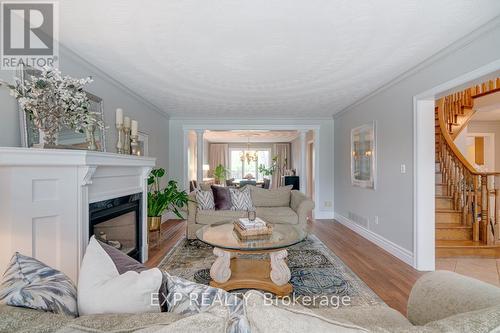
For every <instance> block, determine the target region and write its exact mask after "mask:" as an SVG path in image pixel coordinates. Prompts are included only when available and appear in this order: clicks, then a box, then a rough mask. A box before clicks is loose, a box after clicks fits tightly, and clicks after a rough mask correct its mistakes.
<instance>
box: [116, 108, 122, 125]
mask: <svg viewBox="0 0 500 333" xmlns="http://www.w3.org/2000/svg"><path fill="white" fill-rule="evenodd" d="M116 124H117V125H122V124H123V110H122V109H120V108H118V109H116Z"/></svg>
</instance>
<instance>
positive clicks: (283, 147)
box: [272, 143, 291, 188]
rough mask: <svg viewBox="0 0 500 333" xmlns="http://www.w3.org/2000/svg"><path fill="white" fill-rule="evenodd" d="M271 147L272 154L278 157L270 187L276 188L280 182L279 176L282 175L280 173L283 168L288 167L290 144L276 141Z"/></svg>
mask: <svg viewBox="0 0 500 333" xmlns="http://www.w3.org/2000/svg"><path fill="white" fill-rule="evenodd" d="M273 149H274V156H277V157H278V158H277V163H278V168H276V171H275V172H274V173H273V180H272V187H273V188H277V187H280V186H281V184H282V182H281V176H283V174H282V172H283V170H284V169H290V163H291V161H290V156H291V154H290V150H291V145H290V143H276V144H274V147H273ZM274 156H273V157H274ZM283 165H284V168H283Z"/></svg>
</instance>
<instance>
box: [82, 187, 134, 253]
mask: <svg viewBox="0 0 500 333" xmlns="http://www.w3.org/2000/svg"><path fill="white" fill-rule="evenodd" d="M141 219H142V193H136V194H132V195H127V196H123V197H120V198H115V199H110V200H104V201H99V202H95V203H91V204H90V205H89V222H90V223H89V237H91V236H92V235H95V237H96V238H97V239H99V240H100V241H103V242H105V243H107V244H109V245H111V246H113V247H115V248H117V249H119V250H120V251H122V252H124V253H125V254H127V255H129V256H130V257H132V258H134V259H136V260H138V261H141V248H142V231H141V224H142V221H141Z"/></svg>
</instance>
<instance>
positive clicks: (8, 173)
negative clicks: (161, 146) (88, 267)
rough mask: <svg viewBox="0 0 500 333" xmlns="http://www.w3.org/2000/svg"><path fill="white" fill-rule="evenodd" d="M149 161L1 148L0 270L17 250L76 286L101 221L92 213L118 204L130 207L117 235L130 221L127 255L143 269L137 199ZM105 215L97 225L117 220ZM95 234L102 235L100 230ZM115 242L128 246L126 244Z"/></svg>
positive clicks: (143, 226) (143, 218)
mask: <svg viewBox="0 0 500 333" xmlns="http://www.w3.org/2000/svg"><path fill="white" fill-rule="evenodd" d="M155 162H156V160H155V159H154V158H149V157H139V156H131V155H119V154H112V153H103V152H91V151H79V150H64V149H34V148H0V184H2V186H0V271H4V270H5V268H6V266H7V264H8V263H9V260H10V258H11V257H12V255H13V254H14V252H16V251H18V252H20V253H22V254H24V255H27V256H31V257H34V258H36V259H38V260H40V261H42V262H45V263H46V264H47V265H49V266H52V267H54V268H56V269H58V270H60V271H62V272H64V273H65V274H66V275H68V276H69V277H70V278H71V279H72V280H73V281H74V282H75V283H76V282H77V280H78V273H79V268H80V264H81V260H82V258H83V255H84V253H85V249H86V247H87V244H88V241H89V239H90V237H91V235H92V234H93V233H94V231H95V230H94V228H92V229H91V225H92V223H94V222H96V221H98V219H99V214H100V213H102V214H104V211H101V212H99V209H98V208H99V207H101V208H102V207H106V205H109V204H110V203H111V204H114V203H123V202H122V201H121V200H128V201H129V202H128V203H127V204H130V205H131V206H126V205H125V206H126V207H128V208H126V209H130V211H128V212H126V214H127V213H131V214H129V215H128V216H127V215H125V216H124V217H123V218H124V220H125V221H124V222H123V221H122V222H120V223H121V224H119V225H120V227H119V229H120V228H121V229H123V227H124V226H125V229H124V230H127V228H129V230H130V225H131V224H132V223H131V221H134V225H135V228H136V229H135V231H136V232H135V233H133V235H134V236H133V237H132V238H134V237H135V246H133V249H131V250H130V251H131V252H130V255H131V256H134V257H136V258H137V259H139V261H141V262H145V261H146V260H147V258H148V251H147V249H148V239H147V214H146V213H147V207H146V200H143V198H147V177H148V175H149V172H150V171H151V169H152V168H153V167H154V166H155ZM123 198H128V199H123ZM139 198H140V199H139ZM119 206H123V205H118V206H117V207H115V208H116V209H117V210H118V211H120V209H122V208H124V207H121V208H119ZM126 209H125V210H126ZM122 212H123V211H122ZM132 212H133V213H132ZM108 213H109V212H108ZM115 213H116V212H115ZM105 215H106V214H104V215H102V216H101V217H100V218H103V219H108V220H112V219H113V218H117V217H118V216H119V215H117V216H113V217H110V216H105ZM122 215H123V214H122ZM93 220H94V221H93ZM101 222H104V220H103V221H101ZM110 223H111V224H113V223H115V221H111V222H110ZM97 224H102V223H97ZM126 226H128V227H126ZM103 227H105V229H106V228H107V229H106V230H105V231H104V233H105V234H106V236H110V237H109V238H114V237H115V236H113V235H111V234H109V235H108V233H109V230H111V229H110V228H111V227H110V226H109V225H106V224H103ZM114 229H116V228H114ZM97 232H98V234H99V235H100V233H101V232H103V230H102V228H101V229H99V228H98V229H97ZM122 232H123V230H122ZM125 233H126V234H130V235H131V234H132V233H130V231H129V232H125ZM108 240H110V241H112V240H113V239H108ZM132 240H133V239H132ZM128 241H130V239H129V240H128ZM118 242H119V243H120V244H122V243H123V244H122V247H123V246H127V243H126V240H125V239H121V241H120V240H118ZM114 244H115V245H116V244H117V243H114ZM125 250H126V251H127V252H128V251H129V250H127V249H126V248H125Z"/></svg>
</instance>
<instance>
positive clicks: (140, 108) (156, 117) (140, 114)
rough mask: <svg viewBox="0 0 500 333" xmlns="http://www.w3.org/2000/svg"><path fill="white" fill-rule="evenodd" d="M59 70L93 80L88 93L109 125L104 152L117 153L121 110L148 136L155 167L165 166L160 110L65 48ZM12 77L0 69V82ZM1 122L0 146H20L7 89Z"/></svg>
mask: <svg viewBox="0 0 500 333" xmlns="http://www.w3.org/2000/svg"><path fill="white" fill-rule="evenodd" d="M59 68H60V70H61V71H62V73H63V74H65V75H70V76H74V77H86V76H92V78H93V79H94V82H92V83H91V84H90V85H89V86H88V91H89V92H91V93H93V94H95V95H97V96H99V97H101V98H102V99H103V101H104V117H105V122H106V125H107V126H109V129H108V130H107V132H106V133H107V137H106V143H107V145H106V149H107V151H109V152H116V148H115V147H114V145H115V143H116V129H115V127H114V122H115V110H116V108H118V107H121V108H123V109H124V113H125V115H127V116H129V117H131V118H132V119H137V120H138V121H139V131H141V132H145V133H147V134H149V155H150V156H152V157H156V158H157V165H158V166H162V167H164V168H166V167H167V166H168V118H167V117H166V116H165V115H163V114H161V111H160V110H158V109H157V108H156V107H155V106H154V105H151V104H150V103H148V102H147V101H145V100H143V99H142V98H141V97H140V96H138V95H135V94H134V93H133V92H132V91H130V90H129V89H128V88H126V87H125V86H123V85H122V84H120V83H119V82H117V81H115V80H113V79H112V78H110V77H109V76H108V75H106V74H105V73H104V72H102V71H101V70H99V69H98V68H96V67H95V66H93V65H91V64H89V63H87V62H86V61H84V60H82V59H81V58H79V57H78V56H77V55H75V54H73V53H72V52H71V51H69V50H67V49H66V48H64V47H61V49H60V63H59ZM14 74H15V73H14V71H4V70H0V79H2V80H4V81H8V82H13V78H14ZM0 119H1V120H0V146H3V147H19V146H20V145H21V139H20V130H19V115H18V111H17V103H16V100H15V99H14V98H13V97H12V96H10V95H9V92H8V90H7V89H6V88H0Z"/></svg>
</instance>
